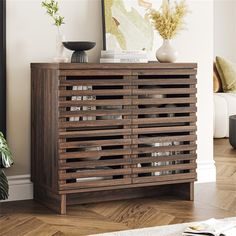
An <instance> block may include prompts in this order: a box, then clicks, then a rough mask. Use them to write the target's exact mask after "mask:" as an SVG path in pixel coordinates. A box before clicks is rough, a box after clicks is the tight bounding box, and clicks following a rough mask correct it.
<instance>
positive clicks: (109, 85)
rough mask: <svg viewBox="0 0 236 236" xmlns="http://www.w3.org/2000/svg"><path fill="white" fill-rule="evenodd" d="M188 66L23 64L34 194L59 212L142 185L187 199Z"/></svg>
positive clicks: (192, 82)
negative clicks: (28, 90)
mask: <svg viewBox="0 0 236 236" xmlns="http://www.w3.org/2000/svg"><path fill="white" fill-rule="evenodd" d="M196 72H197V66H196V64H194V63H176V64H168V63H166V64H160V63H149V64H71V63H68V64H66V63H63V64H53V63H52V64H48V63H33V64H31V73H32V81H31V82H32V105H31V109H32V135H31V136H32V138H31V140H32V143H31V146H32V148H31V150H32V181H33V182H34V196H35V199H36V200H38V201H40V202H41V203H44V204H45V205H47V206H48V207H50V208H52V209H54V210H56V211H57V212H59V213H61V214H66V206H67V205H68V204H70V205H71V204H73V203H74V204H75V203H85V202H94V201H101V200H106V199H107V200H112V199H122V198H124V199H125V198H130V197H140V196H145V191H146V190H147V189H146V188H147V187H152V188H155V189H156V191H153V194H154V195H155V194H156V193H157V192H158V189H161V192H162V193H163V192H165V193H166V194H170V190H171V189H173V188H174V190H175V191H171V193H174V194H176V196H182V197H183V198H184V199H188V200H193V183H194V181H195V180H196V148H197V146H196V138H197V137H196V120H197V119H196V92H197V90H196ZM162 186H163V187H162ZM178 186H179V187H178ZM132 189H133V191H132ZM115 190H116V191H115ZM108 191H110V193H109V197H108V196H106V194H108ZM85 193H86V194H85ZM71 194H73V197H72V195H71ZM71 199H73V200H71Z"/></svg>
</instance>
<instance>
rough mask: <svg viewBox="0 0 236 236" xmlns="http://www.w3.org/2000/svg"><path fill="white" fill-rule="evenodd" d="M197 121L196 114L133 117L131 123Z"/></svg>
mask: <svg viewBox="0 0 236 236" xmlns="http://www.w3.org/2000/svg"><path fill="white" fill-rule="evenodd" d="M195 121H197V117H196V116H180V117H165V118H143V119H141V118H138V119H133V121H132V124H134V125H135V124H143V125H144V124H161V123H169V124H171V123H184V122H195Z"/></svg>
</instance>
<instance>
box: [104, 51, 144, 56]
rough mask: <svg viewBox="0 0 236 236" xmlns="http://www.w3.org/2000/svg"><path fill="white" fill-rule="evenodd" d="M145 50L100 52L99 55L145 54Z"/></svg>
mask: <svg viewBox="0 0 236 236" xmlns="http://www.w3.org/2000/svg"><path fill="white" fill-rule="evenodd" d="M146 53H147V51H145V50H102V51H101V55H107V54H146Z"/></svg>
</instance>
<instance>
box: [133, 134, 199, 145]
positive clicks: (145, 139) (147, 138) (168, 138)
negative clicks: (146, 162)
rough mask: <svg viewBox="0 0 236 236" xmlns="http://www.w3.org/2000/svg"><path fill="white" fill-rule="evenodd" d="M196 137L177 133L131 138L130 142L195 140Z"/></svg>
mask: <svg viewBox="0 0 236 236" xmlns="http://www.w3.org/2000/svg"><path fill="white" fill-rule="evenodd" d="M196 139H197V136H196V135H179V136H166V137H151V138H150V137H142V138H138V139H133V142H132V144H141V143H162V142H175V141H176V142H177V141H178V142H180V141H195V140H196Z"/></svg>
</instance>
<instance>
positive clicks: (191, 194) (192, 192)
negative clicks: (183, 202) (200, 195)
mask: <svg viewBox="0 0 236 236" xmlns="http://www.w3.org/2000/svg"><path fill="white" fill-rule="evenodd" d="M189 200H190V201H194V182H191V183H190V186H189Z"/></svg>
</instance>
